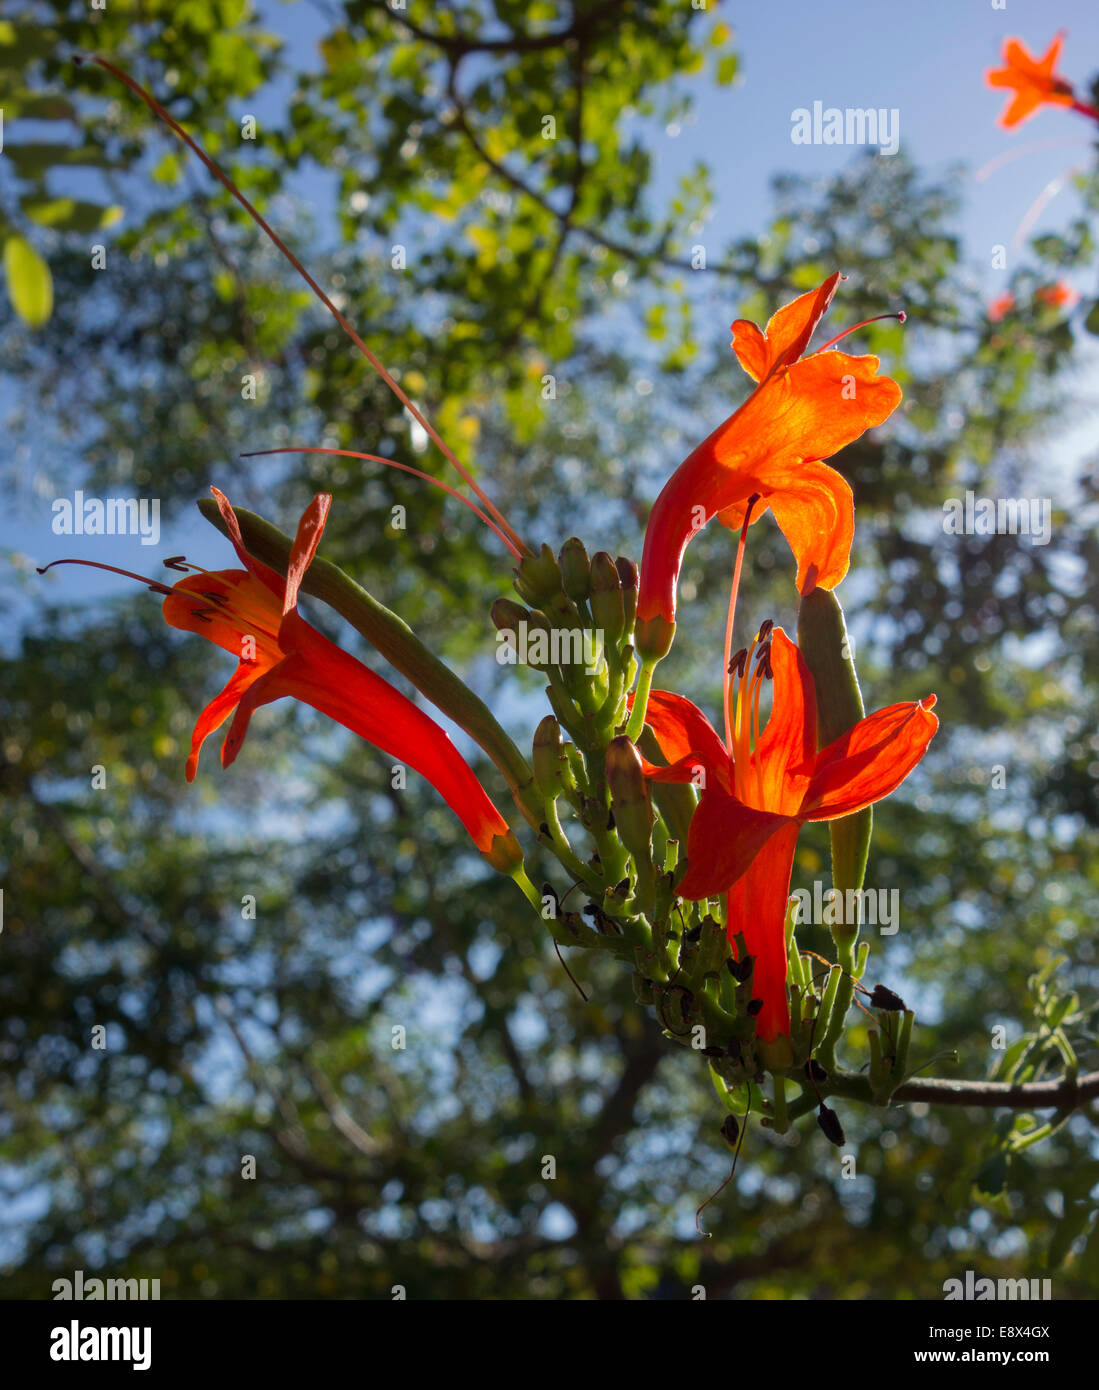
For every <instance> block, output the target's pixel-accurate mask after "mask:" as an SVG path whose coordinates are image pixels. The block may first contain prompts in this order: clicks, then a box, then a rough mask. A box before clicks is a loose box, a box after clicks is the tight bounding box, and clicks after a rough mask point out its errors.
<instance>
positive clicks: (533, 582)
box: [515, 544, 563, 608]
mask: <svg viewBox="0 0 1099 1390" xmlns="http://www.w3.org/2000/svg"><path fill="white" fill-rule="evenodd" d="M515 587H516V589H517V590H518V592H519V597H520V598H522V599H525V600H526V602H527V603H529V604H531V605H532V606H533V607H535V608H544V607H545V606H546V604H547V603H551V602H552V601H553V599H555V598H556V597H557V595H558V594H560V593H562V592H563V590H562V588H561V567H560V566H559V565H558V563H557V556H556V555H554V553H553V551H552V550H551V549H550V548H549V546H548V545H545V544H543V546H542V549H541V552H540V553H539V554H538V555H524V556H523V558H522V559H521V560H520V561H519V568H518V569H517V570H516V572H515Z"/></svg>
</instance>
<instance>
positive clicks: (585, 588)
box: [559, 536, 591, 603]
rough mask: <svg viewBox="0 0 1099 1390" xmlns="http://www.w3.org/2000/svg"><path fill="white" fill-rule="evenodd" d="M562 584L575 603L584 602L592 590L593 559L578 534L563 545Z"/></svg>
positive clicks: (561, 561) (560, 557)
mask: <svg viewBox="0 0 1099 1390" xmlns="http://www.w3.org/2000/svg"><path fill="white" fill-rule="evenodd" d="M559 559H560V563H561V584H562V586H563V587H564V590H565V593H566V594H568V596H569V598H571V599H572V600H573V602H574V603H582V602H583V601H584V600H585V599H586V598H587V597H588V594H589V593H590V592H591V561H590V560H589V559H588V552H587V550H586V549H585V547H584V542H583V541H582V540H579V539H578V538H577V537H576V536H572V537H570V539H569V540H567V541H566V542H565V544H564V545H563V546H562V547H561V554H560V556H559Z"/></svg>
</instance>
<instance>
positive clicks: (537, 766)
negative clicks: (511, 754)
mask: <svg viewBox="0 0 1099 1390" xmlns="http://www.w3.org/2000/svg"><path fill="white" fill-rule="evenodd" d="M564 757H565V752H564V747H563V745H562V742H561V726H560V724H558V722H557V720H556V719H555V718H554V717H553V715H552V714H547V715H546V717H545V718H544V719H543V720H542V722H541V723H540V724H539V725H538V727H537V729H535V731H534V746H533V748H532V750H531V762H532V765H533V767H534V780H535V782H537V783H538V790H539V791H540V792H541V793H542V795H543V796H545V797H557V796H560V795H561V792H562V790H563V785H562V780H561V774H562V771H563V767H564Z"/></svg>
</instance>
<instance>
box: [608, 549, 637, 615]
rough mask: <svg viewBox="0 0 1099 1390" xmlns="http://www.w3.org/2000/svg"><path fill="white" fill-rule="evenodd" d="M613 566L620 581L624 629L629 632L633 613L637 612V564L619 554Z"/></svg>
mask: <svg viewBox="0 0 1099 1390" xmlns="http://www.w3.org/2000/svg"><path fill="white" fill-rule="evenodd" d="M614 567H615V569H616V570H617V571H618V577H619V579H620V580H621V581H622V606H623V608H624V609H625V616H626V631H627V632H629V630H630V628H632V627H633V619H634V614H635V613H636V612H637V585H638V571H637V566H636V565H635V564H634V562H633V561H632V560H627V559H626V557H625V555H619V557H618V559H617V560H615V562H614Z"/></svg>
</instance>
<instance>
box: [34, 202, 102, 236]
mask: <svg viewBox="0 0 1099 1390" xmlns="http://www.w3.org/2000/svg"><path fill="white" fill-rule="evenodd" d="M22 202H23V211H24V212H25V213H26V214H27V216H28V217H29V218H30V219H31V221H32V222H37V223H38V225H39V226H40V227H55V228H56V229H57V230H58V231H61V232H95V231H98V230H99V229H100V228H101V227H113V226H114V224H115V223H116V222H118V221H119V219H120V218H121V217H122V209H121V207H119V206H118V204H117V203H113V204H111V205H109V206H107V207H104V206H103V205H102V204H100V203H88V202H84V201H83V200H82V199H80V198H24V199H23V200H22Z"/></svg>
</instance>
